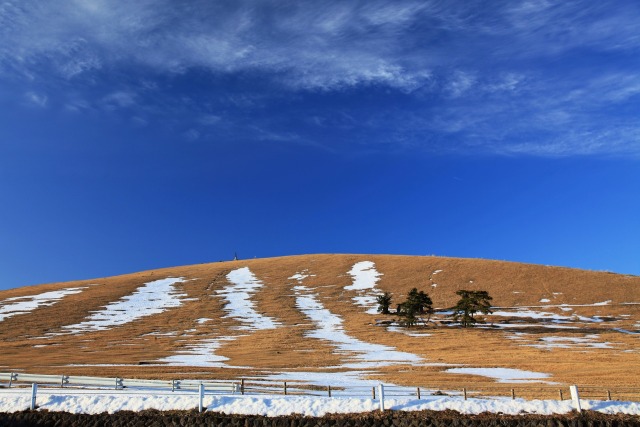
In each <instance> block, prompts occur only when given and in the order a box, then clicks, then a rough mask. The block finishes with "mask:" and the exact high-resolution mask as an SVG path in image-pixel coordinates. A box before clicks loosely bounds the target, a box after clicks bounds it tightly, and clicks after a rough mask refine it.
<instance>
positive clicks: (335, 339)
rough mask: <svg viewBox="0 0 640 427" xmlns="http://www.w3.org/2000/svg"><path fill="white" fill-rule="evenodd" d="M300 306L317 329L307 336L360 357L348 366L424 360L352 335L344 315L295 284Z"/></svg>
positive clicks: (365, 366)
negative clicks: (345, 323)
mask: <svg viewBox="0 0 640 427" xmlns="http://www.w3.org/2000/svg"><path fill="white" fill-rule="evenodd" d="M293 290H294V292H295V295H296V306H297V307H298V309H300V311H302V312H303V313H304V315H305V316H307V317H308V318H309V319H310V320H311V321H312V322H313V324H314V325H315V326H316V329H314V330H313V331H310V332H308V333H307V334H306V336H307V337H310V338H316V339H322V340H326V341H329V342H331V343H332V344H333V345H335V346H336V347H337V348H338V350H339V351H340V352H343V353H345V354H347V355H348V356H350V357H351V358H352V359H355V360H357V361H358V362H357V363H349V364H345V365H344V367H347V368H354V369H358V368H367V367H374V366H389V365H393V364H399V363H417V362H419V361H421V360H422V359H421V358H420V357H419V356H416V355H415V354H411V353H405V352H402V351H398V350H396V349H395V348H393V347H389V346H386V345H381V344H372V343H368V342H364V341H361V340H359V339H357V338H354V337H351V336H349V335H348V334H347V333H346V332H345V331H344V328H343V326H342V319H341V318H340V316H338V315H336V314H333V313H331V312H330V311H329V310H327V309H326V308H325V307H324V305H322V303H320V302H319V301H318V299H317V295H316V294H314V293H312V291H311V289H309V288H308V287H306V286H302V285H299V286H294V288H293Z"/></svg>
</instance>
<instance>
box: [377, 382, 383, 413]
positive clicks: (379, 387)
mask: <svg viewBox="0 0 640 427" xmlns="http://www.w3.org/2000/svg"><path fill="white" fill-rule="evenodd" d="M378 389H379V392H380V393H379V394H380V411H382V412H384V385H382V384H380V385H379V386H378Z"/></svg>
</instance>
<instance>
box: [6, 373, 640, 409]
mask: <svg viewBox="0 0 640 427" xmlns="http://www.w3.org/2000/svg"><path fill="white" fill-rule="evenodd" d="M28 384H31V385H32V401H33V402H34V403H33V405H35V399H36V393H37V388H38V385H41V386H55V387H61V388H65V387H89V388H96V389H115V390H124V389H131V390H136V389H137V390H148V389H152V390H171V391H172V392H173V391H177V390H183V391H192V392H197V393H198V394H199V396H200V408H201V409H202V399H203V397H204V393H205V391H206V392H207V393H209V394H211V393H221V394H242V395H244V394H251V395H260V394H271V395H273V394H283V395H295V396H316V397H358V398H362V397H366V398H371V399H373V400H378V401H380V407H381V409H384V399H385V397H387V398H393V397H406V398H415V399H418V400H420V399H423V398H425V397H427V396H451V397H458V398H460V397H463V398H464V399H465V400H467V399H469V398H483V399H487V398H489V399H490V398H503V397H511V398H512V399H516V398H525V399H544V400H551V399H553V400H567V399H571V400H572V401H573V402H574V406H575V408H576V409H577V410H580V399H589V400H614V399H615V400H628V401H640V388H628V387H627V388H621V387H618V388H605V387H594V386H581V387H580V395H578V387H576V386H571V387H569V389H566V388H558V387H553V386H540V387H531V386H527V387H522V388H513V387H511V386H493V387H473V388H469V389H467V388H462V389H449V390H446V391H445V392H443V391H441V390H439V389H436V388H432V387H406V386H384V385H382V384H380V385H378V386H374V387H371V386H345V385H341V386H332V385H326V386H318V385H311V384H308V383H306V382H304V381H295V380H288V381H274V380H268V379H241V380H240V381H239V382H238V381H225V380H221V381H209V380H192V379H187V380H147V379H125V378H103V377H85V376H68V375H38V374H26V373H16V372H11V373H0V387H7V386H8V387H14V386H16V385H17V386H20V385H28Z"/></svg>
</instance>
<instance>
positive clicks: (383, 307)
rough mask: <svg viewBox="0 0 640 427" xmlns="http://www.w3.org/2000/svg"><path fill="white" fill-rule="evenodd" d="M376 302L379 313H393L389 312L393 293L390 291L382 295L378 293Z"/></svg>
mask: <svg viewBox="0 0 640 427" xmlns="http://www.w3.org/2000/svg"><path fill="white" fill-rule="evenodd" d="M376 302H377V303H378V313H382V314H391V313H390V312H389V307H390V306H391V293H390V292H385V293H384V294H382V295H378V296H377V297H376Z"/></svg>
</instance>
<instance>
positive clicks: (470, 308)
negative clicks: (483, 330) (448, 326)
mask: <svg viewBox="0 0 640 427" xmlns="http://www.w3.org/2000/svg"><path fill="white" fill-rule="evenodd" d="M456 294H457V295H459V296H460V300H459V301H458V303H457V304H456V305H455V307H453V314H452V315H451V316H452V317H453V318H454V320H456V321H460V324H461V325H462V327H464V328H467V327H469V326H473V325H475V324H476V323H484V321H483V320H481V319H476V318H475V315H476V313H478V312H480V313H482V314H490V313H492V311H491V303H490V301H491V300H492V299H493V298H491V297H490V296H489V294H488V293H487V291H467V290H460V291H458V292H456Z"/></svg>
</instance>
